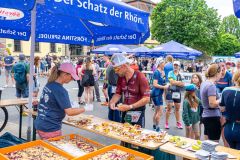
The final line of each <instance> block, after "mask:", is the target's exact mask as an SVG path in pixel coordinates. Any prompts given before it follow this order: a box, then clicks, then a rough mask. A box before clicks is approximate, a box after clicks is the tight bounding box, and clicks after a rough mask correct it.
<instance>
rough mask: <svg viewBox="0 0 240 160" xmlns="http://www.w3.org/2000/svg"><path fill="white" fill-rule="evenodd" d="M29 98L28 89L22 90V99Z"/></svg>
mask: <svg viewBox="0 0 240 160" xmlns="http://www.w3.org/2000/svg"><path fill="white" fill-rule="evenodd" d="M28 96H29V90H28V87H27V88H25V89H23V90H22V97H23V98H27V97H28Z"/></svg>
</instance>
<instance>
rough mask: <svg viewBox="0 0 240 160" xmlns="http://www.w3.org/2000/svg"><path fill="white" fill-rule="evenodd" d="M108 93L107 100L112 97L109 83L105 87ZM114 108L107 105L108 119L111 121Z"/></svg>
mask: <svg viewBox="0 0 240 160" xmlns="http://www.w3.org/2000/svg"><path fill="white" fill-rule="evenodd" d="M106 93H108V98H109V101H110V100H111V99H112V86H111V85H108V87H107V92H106ZM113 112H114V110H112V109H111V108H110V107H109V106H108V119H109V120H111V121H113V119H114V118H113V116H114V114H113Z"/></svg>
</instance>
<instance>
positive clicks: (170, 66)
mask: <svg viewBox="0 0 240 160" xmlns="http://www.w3.org/2000/svg"><path fill="white" fill-rule="evenodd" d="M173 60H174V59H173V57H172V56H171V55H168V56H167V57H166V61H167V63H166V64H165V66H164V73H165V75H166V82H169V80H168V73H169V72H170V71H173Z"/></svg>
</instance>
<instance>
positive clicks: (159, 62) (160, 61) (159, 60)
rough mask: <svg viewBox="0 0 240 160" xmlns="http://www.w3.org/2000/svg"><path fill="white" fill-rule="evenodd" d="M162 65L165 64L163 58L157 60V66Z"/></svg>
mask: <svg viewBox="0 0 240 160" xmlns="http://www.w3.org/2000/svg"><path fill="white" fill-rule="evenodd" d="M161 63H164V59H163V58H162V57H160V58H157V60H156V66H158V65H160V64H161Z"/></svg>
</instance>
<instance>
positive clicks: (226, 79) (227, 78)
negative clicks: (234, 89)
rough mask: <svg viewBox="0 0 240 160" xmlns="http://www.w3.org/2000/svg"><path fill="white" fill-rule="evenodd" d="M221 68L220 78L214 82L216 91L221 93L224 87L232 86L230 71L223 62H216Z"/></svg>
mask: <svg viewBox="0 0 240 160" xmlns="http://www.w3.org/2000/svg"><path fill="white" fill-rule="evenodd" d="M218 65H219V66H220V67H221V69H222V74H221V78H220V79H219V81H217V82H216V87H217V92H218V93H220V94H221V93H222V91H223V89H224V88H225V87H230V86H232V73H230V72H229V71H227V68H226V64H225V62H220V63H219V64H218Z"/></svg>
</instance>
